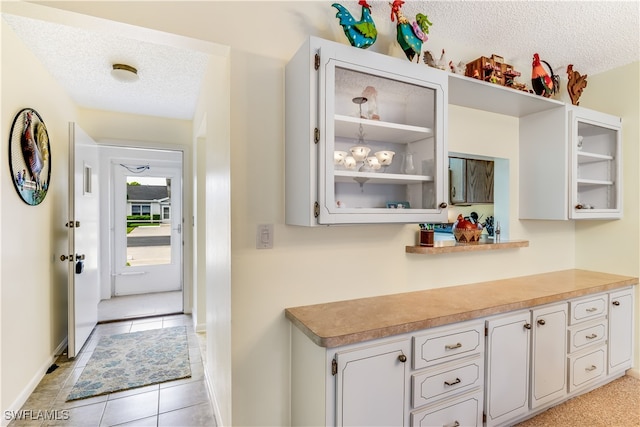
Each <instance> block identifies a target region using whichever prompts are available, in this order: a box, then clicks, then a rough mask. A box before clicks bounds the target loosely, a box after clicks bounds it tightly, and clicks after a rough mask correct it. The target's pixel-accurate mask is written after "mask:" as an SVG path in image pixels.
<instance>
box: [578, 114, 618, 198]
mask: <svg viewBox="0 0 640 427" xmlns="http://www.w3.org/2000/svg"><path fill="white" fill-rule="evenodd" d="M616 156H617V131H616V130H615V129H609V128H606V127H602V126H597V125H594V124H591V123H586V122H578V141H577V172H578V174H577V179H578V182H577V186H578V203H579V204H580V205H582V206H583V208H586V209H615V208H616V207H617V204H618V201H617V200H616V199H617V197H616V194H617V191H616V186H617V185H618V183H617V182H616V177H617V174H618V171H617V170H616V164H617V159H616Z"/></svg>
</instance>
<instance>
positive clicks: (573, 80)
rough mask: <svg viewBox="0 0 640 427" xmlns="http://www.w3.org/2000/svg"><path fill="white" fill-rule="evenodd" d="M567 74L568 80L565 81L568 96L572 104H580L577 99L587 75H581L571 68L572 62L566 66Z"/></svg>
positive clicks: (584, 85)
mask: <svg viewBox="0 0 640 427" xmlns="http://www.w3.org/2000/svg"><path fill="white" fill-rule="evenodd" d="M567 76H568V77H569V81H568V82H567V90H568V91H569V98H571V103H572V104H573V105H580V103H579V102H578V99H580V95H582V91H583V90H584V88H585V87H587V75H586V74H585V75H584V76H583V75H581V74H580V73H579V72H577V71H574V70H573V64H569V65H568V66H567Z"/></svg>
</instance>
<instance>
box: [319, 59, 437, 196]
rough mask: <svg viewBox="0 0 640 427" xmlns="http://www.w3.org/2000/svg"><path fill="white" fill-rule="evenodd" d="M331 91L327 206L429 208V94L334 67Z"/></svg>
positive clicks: (432, 150)
mask: <svg viewBox="0 0 640 427" xmlns="http://www.w3.org/2000/svg"><path fill="white" fill-rule="evenodd" d="M334 91H335V93H334V94H333V95H334V96H333V102H334V105H328V109H330V108H331V107H333V115H332V116H329V117H327V120H333V128H334V135H333V136H334V138H333V147H330V143H331V138H329V139H330V142H329V143H328V144H329V147H328V148H333V153H334V159H333V160H334V161H333V165H332V168H333V170H332V173H329V177H333V182H332V183H330V184H333V188H334V192H333V197H334V199H333V200H329V203H330V204H331V203H333V204H334V206H335V209H435V208H436V187H435V180H434V176H435V175H436V171H435V170H434V168H435V158H436V145H435V138H434V123H435V119H436V117H435V111H436V104H435V103H436V92H435V90H434V89H432V88H429V87H426V86H422V85H419V84H414V83H410V82H406V81H400V80H395V79H391V78H385V77H380V76H376V75H372V74H368V73H365V72H361V71H356V70H352V69H347V68H343V67H339V66H337V67H336V68H335V86H334ZM329 188H330V187H329Z"/></svg>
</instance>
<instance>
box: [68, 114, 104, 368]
mask: <svg viewBox="0 0 640 427" xmlns="http://www.w3.org/2000/svg"><path fill="white" fill-rule="evenodd" d="M98 188H99V186H98V146H97V144H96V143H95V141H94V140H93V139H91V137H90V136H89V135H87V134H86V133H85V132H84V131H83V130H82V129H80V128H79V127H78V126H77V125H76V124H75V123H70V124H69V221H68V222H67V228H68V230H69V232H68V234H69V252H68V254H66V260H67V261H68V262H69V286H68V299H69V302H68V304H69V305H68V356H69V357H71V358H73V357H76V356H77V354H78V352H79V351H80V349H81V348H82V346H83V345H84V343H85V342H86V341H87V338H89V335H90V334H91V331H93V328H94V327H95V326H96V323H98V303H99V302H100V301H99V299H100V282H99V279H100V276H99V274H98V273H99V271H98V265H99V264H98V248H99V243H100V242H99V224H100V202H99V201H100V199H99V197H98Z"/></svg>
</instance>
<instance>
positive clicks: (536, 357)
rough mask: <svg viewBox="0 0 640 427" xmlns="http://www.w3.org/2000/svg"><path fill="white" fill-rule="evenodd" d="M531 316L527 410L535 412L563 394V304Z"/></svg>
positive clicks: (543, 309)
mask: <svg viewBox="0 0 640 427" xmlns="http://www.w3.org/2000/svg"><path fill="white" fill-rule="evenodd" d="M531 314H532V322H531V324H532V330H533V339H532V341H533V344H532V348H531V350H532V352H531V355H532V357H531V409H535V408H537V407H539V406H542V405H544V404H545V403H548V402H551V401H553V400H555V399H558V398H560V397H562V396H564V395H565V394H566V393H567V304H566V303H563V304H559V305H554V306H551V307H545V308H540V309H536V310H532V312H531Z"/></svg>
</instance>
